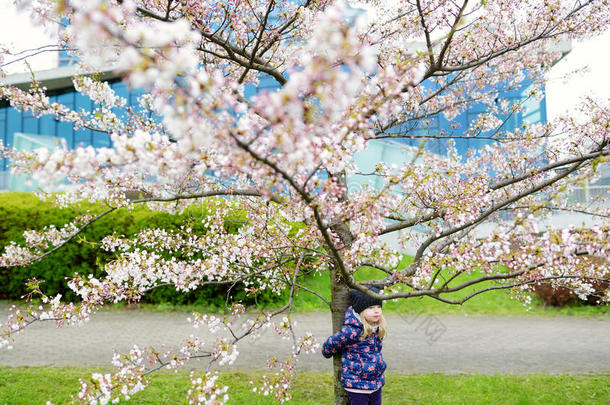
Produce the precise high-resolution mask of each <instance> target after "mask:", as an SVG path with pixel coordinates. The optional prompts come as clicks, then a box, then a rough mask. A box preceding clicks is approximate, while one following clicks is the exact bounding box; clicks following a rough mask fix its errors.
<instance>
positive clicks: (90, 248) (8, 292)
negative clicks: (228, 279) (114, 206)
mask: <svg viewBox="0 0 610 405" xmlns="http://www.w3.org/2000/svg"><path fill="white" fill-rule="evenodd" d="M82 209H83V211H86V210H91V212H93V213H96V212H102V211H103V207H102V206H101V205H100V204H97V205H96V204H83V205H82ZM204 212H205V209H204V207H193V208H192V209H190V210H187V212H185V213H184V214H181V215H172V214H168V213H163V212H157V211H153V210H150V209H148V208H147V207H145V206H142V205H139V206H137V207H135V208H133V209H126V208H122V209H119V210H117V211H115V212H112V213H110V214H109V215H107V216H105V217H103V218H102V219H100V220H99V221H97V222H96V223H94V224H92V225H91V226H89V227H88V228H87V229H86V230H85V231H84V232H83V233H82V234H81V235H79V236H78V237H77V238H75V239H73V240H72V241H70V242H69V243H68V244H66V245H65V246H63V247H62V248H60V249H58V250H57V251H56V252H54V253H52V254H50V255H49V256H47V257H46V258H44V259H43V260H42V261H39V262H36V263H32V264H31V265H29V266H27V267H12V268H0V299H10V300H16V299H19V298H20V297H21V296H22V295H24V294H26V293H27V290H26V288H25V283H26V282H27V280H28V279H30V278H32V277H35V278H37V279H39V280H44V281H45V282H44V283H43V284H42V286H41V288H42V290H43V292H44V293H45V294H47V295H55V294H57V293H61V294H63V296H64V297H66V299H68V300H75V299H76V298H77V297H76V296H75V294H74V293H73V292H72V291H71V290H69V289H68V288H67V286H66V280H65V278H66V277H71V276H73V275H74V273H75V272H76V273H79V274H83V275H88V274H93V275H95V276H96V277H99V276H101V275H102V274H103V271H102V270H101V266H102V265H103V263H106V262H107V261H108V260H111V259H112V258H113V257H114V256H113V254H112V253H108V252H105V251H103V250H102V249H100V248H99V246H98V245H99V241H100V240H101V239H103V238H104V237H105V236H106V235H110V234H112V233H116V234H122V235H125V236H131V235H134V234H136V233H137V232H139V231H140V230H141V229H145V228H164V229H167V230H178V229H179V228H180V226H184V225H186V224H190V225H191V227H192V228H193V229H194V230H195V231H197V232H202V233H203V232H205V229H204V228H203V226H202V225H201V219H202V215H205V214H204ZM80 214H81V212H79V211H77V210H75V209H72V208H66V209H59V208H56V207H54V206H53V205H52V204H50V203H47V202H44V201H40V200H39V199H38V198H37V197H36V196H35V195H33V194H30V193H0V251H4V247H5V246H7V245H8V244H9V243H10V242H11V241H15V242H17V243H19V244H21V243H23V242H24V238H23V232H24V231H25V230H29V229H36V230H40V229H42V228H43V227H45V226H49V225H55V226H56V227H57V228H60V227H61V226H63V225H64V224H66V223H68V222H70V221H71V220H72V219H73V218H74V217H75V216H78V215H80ZM236 223H237V222H236V221H227V222H226V224H225V227H226V229H228V230H229V231H235V230H236V229H237V225H236ZM227 292H228V287H225V286H205V287H204V288H200V289H198V290H196V291H192V292H189V293H183V292H178V291H176V290H175V289H174V288H172V287H159V288H156V289H155V290H153V291H151V292H149V293H148V294H147V295H146V296H144V297H143V302H147V303H170V304H203V305H206V306H208V307H211V308H223V307H224V306H225V299H226V294H227ZM231 297H232V298H233V299H235V300H243V301H244V303H245V304H252V303H254V298H253V297H246V294H245V292H244V291H243V288H242V287H241V286H236V287H234V288H233V289H232V290H231ZM275 299H277V298H276V295H275V294H272V293H269V292H265V293H262V294H261V295H259V296H258V297H256V301H257V302H258V303H259V304H260V303H262V304H268V303H271V302H273V301H274V300H275Z"/></svg>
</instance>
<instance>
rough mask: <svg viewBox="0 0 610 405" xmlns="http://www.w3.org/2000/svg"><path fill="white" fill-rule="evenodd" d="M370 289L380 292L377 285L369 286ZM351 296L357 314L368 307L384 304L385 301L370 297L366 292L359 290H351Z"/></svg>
mask: <svg viewBox="0 0 610 405" xmlns="http://www.w3.org/2000/svg"><path fill="white" fill-rule="evenodd" d="M368 289H369V290H371V291H372V292H374V293H377V294H379V287H377V286H374V285H372V286H369V287H368ZM349 297H350V299H351V300H352V308H354V311H356V313H357V314H359V313H360V312H362V311H364V310H365V309H367V308H368V307H372V306H373V305H379V306H382V305H383V301H381V300H378V299H375V298H372V297H369V296H368V295H366V294H365V293H363V292H360V291H358V290H350V291H349Z"/></svg>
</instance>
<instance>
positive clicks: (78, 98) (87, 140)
mask: <svg viewBox="0 0 610 405" xmlns="http://www.w3.org/2000/svg"><path fill="white" fill-rule="evenodd" d="M73 94H74V103H75V106H74V109H75V110H76V111H81V110H84V111H89V112H91V111H93V109H94V108H95V104H94V103H93V101H91V99H90V98H89V97H87V96H83V95H82V94H80V93H77V92H74V93H73ZM91 135H92V133H91V131H90V130H88V129H83V128H81V129H79V130H77V131H74V144H75V145H76V146H89V145H91V142H92V140H91Z"/></svg>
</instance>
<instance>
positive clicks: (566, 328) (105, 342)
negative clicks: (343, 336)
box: [0, 307, 610, 374]
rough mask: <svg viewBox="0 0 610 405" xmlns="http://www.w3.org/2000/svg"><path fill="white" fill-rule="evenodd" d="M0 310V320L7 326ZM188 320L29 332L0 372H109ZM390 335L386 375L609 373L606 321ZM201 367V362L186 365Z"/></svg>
mask: <svg viewBox="0 0 610 405" xmlns="http://www.w3.org/2000/svg"><path fill="white" fill-rule="evenodd" d="M6 314H7V311H6V308H3V307H0V316H1V318H0V319H6ZM187 316H188V315H187V314H183V313H153V312H146V311H137V310H132V311H130V310H113V311H104V312H101V313H99V314H97V315H95V316H94V317H93V319H92V320H91V321H90V322H89V323H87V324H85V325H84V326H82V327H64V328H59V329H58V328H56V327H55V325H54V324H53V323H50V322H47V323H38V324H35V325H32V326H31V327H30V328H29V329H28V330H27V331H26V332H25V333H23V334H21V335H17V336H16V338H15V341H14V343H13V349H12V350H8V351H7V350H6V349H2V350H0V366H57V367H67V366H69V367H108V366H109V364H110V359H111V357H112V353H113V349H114V348H116V349H119V350H121V351H128V350H129V348H130V347H131V346H132V345H133V344H134V343H135V344H138V345H139V346H140V347H144V346H146V345H153V346H154V347H156V348H160V347H161V345H162V344H163V343H165V344H167V346H166V347H167V348H173V347H175V346H176V345H177V344H178V343H179V342H180V341H181V340H182V339H183V338H184V337H186V336H188V335H190V334H198V335H199V336H200V337H202V338H203V339H211V337H210V336H209V335H206V334H205V333H204V332H203V331H202V330H201V329H193V328H192V326H190V324H189V323H187V322H186V317H187ZM294 317H295V319H296V320H297V326H296V331H297V333H299V332H300V333H302V332H305V331H311V332H312V333H314V335H316V336H317V337H318V338H319V339H320V340H321V339H324V338H326V337H327V336H328V335H329V334H330V332H331V327H330V315H329V314H326V313H305V314H296V315H295V316H294ZM386 319H387V321H388V325H389V335H388V337H387V338H386V341H385V342H384V348H383V353H384V357H385V359H386V361H387V363H388V370H389V371H394V372H407V373H412V372H422V373H429V372H439V373H488V374H493V373H517V374H527V373H538V372H545V373H588V372H610V317H605V318H602V319H588V318H580V317H552V318H540V317H523V318H518V317H479V316H476V317H474V316H470V317H466V316H447V317H445V316H423V315H422V316H419V317H417V316H409V315H403V316H399V315H387V316H386ZM289 346H290V342H286V341H282V339H281V338H279V337H278V336H277V335H276V334H275V333H274V332H273V331H272V330H271V329H269V330H267V331H266V332H265V333H264V334H263V335H262V336H261V337H260V338H258V339H257V340H256V341H252V340H250V341H247V342H242V343H240V344H239V346H238V348H239V351H240V356H239V357H238V360H237V361H236V362H235V364H234V365H233V368H237V369H243V370H251V369H261V368H264V367H265V361H266V359H267V356H268V355H269V354H274V355H278V356H282V355H286V354H287V353H288V347H289ZM191 364H192V366H195V367H200V366H201V363H195V362H193V363H191ZM300 367H301V368H302V369H305V370H312V371H328V370H330V369H331V361H330V360H326V359H324V358H323V357H322V355H321V354H320V353H319V352H318V353H316V354H306V355H303V356H302V357H301V360H300Z"/></svg>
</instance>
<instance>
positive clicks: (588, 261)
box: [532, 256, 610, 307]
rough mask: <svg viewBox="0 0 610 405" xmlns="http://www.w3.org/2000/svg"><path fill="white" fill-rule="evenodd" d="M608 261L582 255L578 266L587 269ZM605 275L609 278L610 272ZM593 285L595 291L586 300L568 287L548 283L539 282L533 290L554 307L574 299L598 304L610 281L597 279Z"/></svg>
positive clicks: (609, 286) (545, 302)
mask: <svg viewBox="0 0 610 405" xmlns="http://www.w3.org/2000/svg"><path fill="white" fill-rule="evenodd" d="M606 263H607V260H606V259H604V258H601V257H596V256H582V257H580V259H579V260H578V265H577V266H579V267H582V268H584V269H586V268H587V267H590V266H601V265H604V264H606ZM605 277H606V279H607V278H609V277H610V274H607V275H606V276H605ZM591 285H592V287H593V291H594V292H593V293H592V294H591V295H589V296H588V297H587V298H586V299H585V300H579V298H578V295H576V294H575V293H574V292H573V291H572V290H570V289H569V288H566V287H553V286H550V285H548V284H539V285H534V286H533V287H532V290H533V291H534V292H535V293H536V294H537V295H538V296H539V297H540V298H541V299H542V302H544V304H545V305H550V306H553V307H562V306H564V305H566V304H568V303H570V302H574V301H582V302H583V303H585V304H588V305H598V304H599V301H600V298H601V297H603V296H604V295H605V294H606V292H607V291H608V289H609V288H610V283H609V282H608V281H605V280H597V281H595V282H592V283H591Z"/></svg>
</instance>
